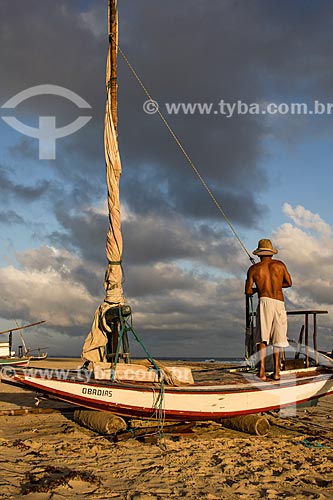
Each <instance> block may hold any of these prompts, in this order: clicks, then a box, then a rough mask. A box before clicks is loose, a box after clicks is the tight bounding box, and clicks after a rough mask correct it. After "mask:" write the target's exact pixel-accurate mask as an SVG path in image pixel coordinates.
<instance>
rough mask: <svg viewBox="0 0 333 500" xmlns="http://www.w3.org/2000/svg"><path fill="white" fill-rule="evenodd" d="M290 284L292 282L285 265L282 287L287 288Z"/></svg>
mask: <svg viewBox="0 0 333 500" xmlns="http://www.w3.org/2000/svg"><path fill="white" fill-rule="evenodd" d="M292 284H293V282H292V280H291V276H290V274H289V272H288V269H287V268H286V266H284V276H283V283H282V288H289V287H291V286H292Z"/></svg>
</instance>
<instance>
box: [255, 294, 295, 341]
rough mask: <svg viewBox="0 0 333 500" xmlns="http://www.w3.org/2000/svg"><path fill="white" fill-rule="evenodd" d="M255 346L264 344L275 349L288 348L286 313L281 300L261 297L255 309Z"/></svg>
mask: <svg viewBox="0 0 333 500" xmlns="http://www.w3.org/2000/svg"><path fill="white" fill-rule="evenodd" d="M256 318H257V328H256V336H255V341H256V344H259V343H260V342H266V344H267V345H268V344H271V345H273V346H275V347H288V346H289V344H288V340H287V326H288V325H287V313H286V310H285V307H284V302H283V301H282V300H276V299H271V298H269V297H261V298H260V299H259V303H258V307H257V314H256Z"/></svg>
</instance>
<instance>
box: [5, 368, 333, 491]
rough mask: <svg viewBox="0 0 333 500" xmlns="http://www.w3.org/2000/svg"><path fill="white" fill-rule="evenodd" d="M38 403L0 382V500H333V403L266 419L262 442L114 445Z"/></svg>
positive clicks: (175, 440)
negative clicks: (23, 499) (261, 499)
mask: <svg viewBox="0 0 333 500" xmlns="http://www.w3.org/2000/svg"><path fill="white" fill-rule="evenodd" d="M81 364H82V363H81V361H80V360H75V359H70V360H61V359H58V360H56V359H53V360H47V361H44V362H43V366H47V367H50V368H51V367H54V368H55V367H59V366H61V367H64V368H76V367H77V366H80V365H81ZM37 366H38V365H37ZM35 396H36V395H35V394H34V393H32V392H30V391H26V390H24V389H21V388H18V387H14V386H11V385H8V384H5V383H0V401H1V406H0V408H1V411H0V422H1V425H0V429H1V430H0V446H1V468H0V499H6V500H7V499H10V498H27V499H29V498H31V499H33V500H38V499H40V500H46V499H50V500H51V499H52V500H60V499H74V498H75V499H80V498H88V499H97V498H99V499H109V498H112V499H113V498H114V499H121V500H125V499H126V500H139V499H140V500H151V499H167V498H188V499H200V498H203V499H209V500H215V499H216V500H217V499H226V500H233V499H247V498H251V499H259V498H265V499H266V498H267V499H272V500H273V499H277V498H284V499H292V498H293V499H299V500H301V499H331V498H333V469H332V461H333V449H332V431H333V419H332V415H333V396H329V397H326V398H323V399H321V400H320V401H319V404H318V405H317V406H316V407H314V406H313V407H307V408H303V409H298V410H297V414H296V415H295V414H294V412H292V413H291V414H290V415H289V416H288V413H287V412H284V413H283V414H281V413H280V414H278V413H276V412H275V413H273V414H268V415H266V416H267V418H268V419H269V421H270V424H271V430H270V433H269V434H268V435H267V436H265V437H262V436H252V435H249V434H245V433H241V432H237V431H232V430H229V429H226V428H223V427H222V426H221V425H220V424H217V423H208V424H197V425H196V426H195V427H194V428H193V429H190V430H188V431H187V432H186V433H185V432H184V433H179V432H178V433H171V432H168V429H167V428H165V429H164V435H162V436H158V435H157V436H150V437H146V438H141V439H140V440H138V439H134V438H130V439H125V440H122V441H118V442H114V440H113V439H111V438H109V437H107V436H101V435H98V434H96V433H94V432H93V431H90V430H88V429H85V428H83V427H80V426H79V425H78V424H76V423H75V422H74V421H73V410H74V409H75V408H74V407H72V406H70V405H68V404H65V403H63V402H61V401H54V400H42V401H41V402H40V404H39V406H38V407H36V406H35ZM39 409H41V411H42V412H41V413H36V412H38V411H39ZM25 410H27V411H26V412H25ZM46 411H49V412H50V413H46ZM20 413H21V414H20Z"/></svg>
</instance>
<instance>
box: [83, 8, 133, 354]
mask: <svg viewBox="0 0 333 500" xmlns="http://www.w3.org/2000/svg"><path fill="white" fill-rule="evenodd" d="M117 46H118V19H117V0H112V1H110V2H109V49H108V55H107V63H106V95H107V98H106V109H105V120H104V150H105V164H106V182H107V196H108V211H109V229H108V233H107V238H106V256H107V260H108V264H107V268H106V271H105V280H104V287H105V300H104V302H103V303H102V304H101V305H100V306H99V307H98V309H97V311H96V312H95V317H94V321H93V324H92V327H91V331H90V332H89V334H88V336H87V338H86V341H85V343H84V346H83V351H82V357H83V359H86V360H88V361H102V360H105V345H106V343H107V341H108V339H107V332H110V328H109V327H108V325H107V324H106V322H105V318H104V316H105V313H106V311H107V310H108V309H110V307H117V306H121V305H123V304H124V302H125V298H124V295H123V287H122V281H123V273H122V267H121V258H122V250H123V242H122V234H121V223H120V200H119V181H120V175H121V162H120V155H119V149H118V140H117V132H116V126H117V124H116V120H117V95H116V93H117V84H116V80H115V74H116V57H117Z"/></svg>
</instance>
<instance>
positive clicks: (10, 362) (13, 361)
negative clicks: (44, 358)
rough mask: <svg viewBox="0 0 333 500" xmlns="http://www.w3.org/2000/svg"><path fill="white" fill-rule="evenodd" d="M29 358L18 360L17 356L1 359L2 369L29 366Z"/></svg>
mask: <svg viewBox="0 0 333 500" xmlns="http://www.w3.org/2000/svg"><path fill="white" fill-rule="evenodd" d="M29 362H30V359H29V358H25V357H24V358H23V357H22V358H18V357H17V356H7V357H1V358H0V369H1V368H2V367H4V366H28V365H29Z"/></svg>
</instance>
